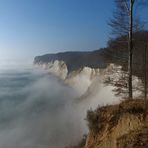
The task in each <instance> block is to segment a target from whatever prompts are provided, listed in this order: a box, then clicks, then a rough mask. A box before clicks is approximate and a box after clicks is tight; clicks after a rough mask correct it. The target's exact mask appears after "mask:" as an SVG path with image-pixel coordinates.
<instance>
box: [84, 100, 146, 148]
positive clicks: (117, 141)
mask: <svg viewBox="0 0 148 148" xmlns="http://www.w3.org/2000/svg"><path fill="white" fill-rule="evenodd" d="M87 120H88V125H89V134H88V136H87V140H86V144H85V148H140V147H141V148H147V146H148V100H142V99H139V100H131V101H125V102H123V103H121V104H119V105H113V106H106V107H102V108H98V109H97V110H95V111H94V112H93V111H89V112H88V115H87Z"/></svg>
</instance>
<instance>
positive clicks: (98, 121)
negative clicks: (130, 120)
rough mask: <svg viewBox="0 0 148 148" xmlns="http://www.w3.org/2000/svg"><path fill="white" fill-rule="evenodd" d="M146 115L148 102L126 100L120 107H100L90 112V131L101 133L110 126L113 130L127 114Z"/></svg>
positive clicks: (88, 118)
mask: <svg viewBox="0 0 148 148" xmlns="http://www.w3.org/2000/svg"><path fill="white" fill-rule="evenodd" d="M125 113H129V114H134V115H135V114H136V115H141V114H142V115H143V117H144V116H145V115H147V114H148V100H143V99H133V100H125V101H123V102H121V103H120V104H118V105H108V106H104V107H99V108H97V109H96V110H95V111H92V110H88V112H87V122H88V127H89V129H90V130H93V131H94V132H97V133H99V132H101V131H102V130H104V128H105V125H106V124H108V125H109V128H110V129H111V128H112V127H113V126H115V125H116V124H117V123H118V120H119V118H120V117H121V116H122V115H123V114H125Z"/></svg>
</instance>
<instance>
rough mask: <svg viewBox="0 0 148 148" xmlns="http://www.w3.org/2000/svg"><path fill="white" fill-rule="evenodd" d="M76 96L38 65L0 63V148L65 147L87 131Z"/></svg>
mask: <svg viewBox="0 0 148 148" xmlns="http://www.w3.org/2000/svg"><path fill="white" fill-rule="evenodd" d="M78 97H79V96H78V95H77V92H75V91H74V90H73V89H72V88H71V87H69V86H67V85H65V84H64V82H63V81H61V80H59V79H58V78H56V77H54V76H52V75H50V74H49V73H48V72H47V71H44V70H42V69H40V68H35V67H34V66H32V65H29V66H18V67H17V66H0V148H65V147H66V146H70V145H74V144H76V143H77V142H78V141H79V140H80V139H81V138H82V137H83V135H84V134H85V133H86V131H87V126H86V124H87V123H86V120H85V111H84V112H83V111H81V109H82V108H81V105H79V103H78V101H75V100H77V99H76V98H78Z"/></svg>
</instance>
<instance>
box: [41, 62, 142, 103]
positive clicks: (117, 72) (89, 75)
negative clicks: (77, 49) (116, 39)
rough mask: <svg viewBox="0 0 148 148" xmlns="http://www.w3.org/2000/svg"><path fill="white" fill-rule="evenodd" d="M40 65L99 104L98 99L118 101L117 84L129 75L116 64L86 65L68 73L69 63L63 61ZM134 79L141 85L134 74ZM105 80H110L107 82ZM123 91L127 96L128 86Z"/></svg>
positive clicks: (135, 82)
mask: <svg viewBox="0 0 148 148" xmlns="http://www.w3.org/2000/svg"><path fill="white" fill-rule="evenodd" d="M39 65H40V66H42V67H43V68H44V69H46V70H47V71H48V72H49V73H51V74H53V75H55V76H57V77H58V78H60V79H62V80H63V81H64V82H65V84H67V85H69V86H70V87H72V88H73V89H75V90H76V91H77V92H78V93H79V95H80V96H81V99H82V100H83V99H85V100H86V99H87V98H92V99H94V104H98V103H97V102H98V101H99V102H102V104H104V105H105V102H108V103H109V104H113V103H115V102H117V103H118V102H119V99H118V98H119V97H116V96H115V94H116V92H115V91H114V90H116V89H117V86H116V84H117V82H118V83H119V85H120V83H121V84H122V82H123V83H126V82H125V81H123V80H122V79H121V78H122V77H123V78H125V77H127V74H125V73H124V71H122V67H121V66H117V65H115V64H110V65H109V66H108V67H107V68H105V69H99V68H97V69H94V68H90V67H84V68H80V69H78V70H76V71H72V72H70V73H68V68H67V65H66V64H65V63H64V62H63V61H58V60H56V61H54V62H50V63H48V64H39ZM120 79H121V80H120ZM133 80H134V81H133V84H134V86H139V85H140V83H141V81H140V80H139V79H138V78H137V77H135V76H134V77H133ZM105 81H110V82H108V83H106V84H105V83H104V82H105ZM125 85H126V84H125ZM135 90H136V91H134V95H135V96H139V95H140V92H139V91H138V90H137V89H136V88H135ZM113 91H114V92H113ZM122 91H125V93H123V94H124V96H122V95H121V97H126V94H127V88H125V89H124V88H123V89H122ZM119 96H120V95H119ZM98 98H99V99H100V100H99V99H98Z"/></svg>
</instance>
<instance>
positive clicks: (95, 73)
mask: <svg viewBox="0 0 148 148" xmlns="http://www.w3.org/2000/svg"><path fill="white" fill-rule="evenodd" d="M99 75H100V70H99V69H93V68H90V67H84V68H82V69H79V70H77V71H74V72H72V73H70V74H69V75H68V77H67V79H66V80H65V83H66V84H68V85H70V86H72V87H73V88H74V89H75V90H76V91H77V92H79V93H80V94H81V95H82V94H84V93H85V92H86V91H87V89H88V88H89V86H90V85H91V84H92V83H93V81H94V80H95V79H96V77H99Z"/></svg>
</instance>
